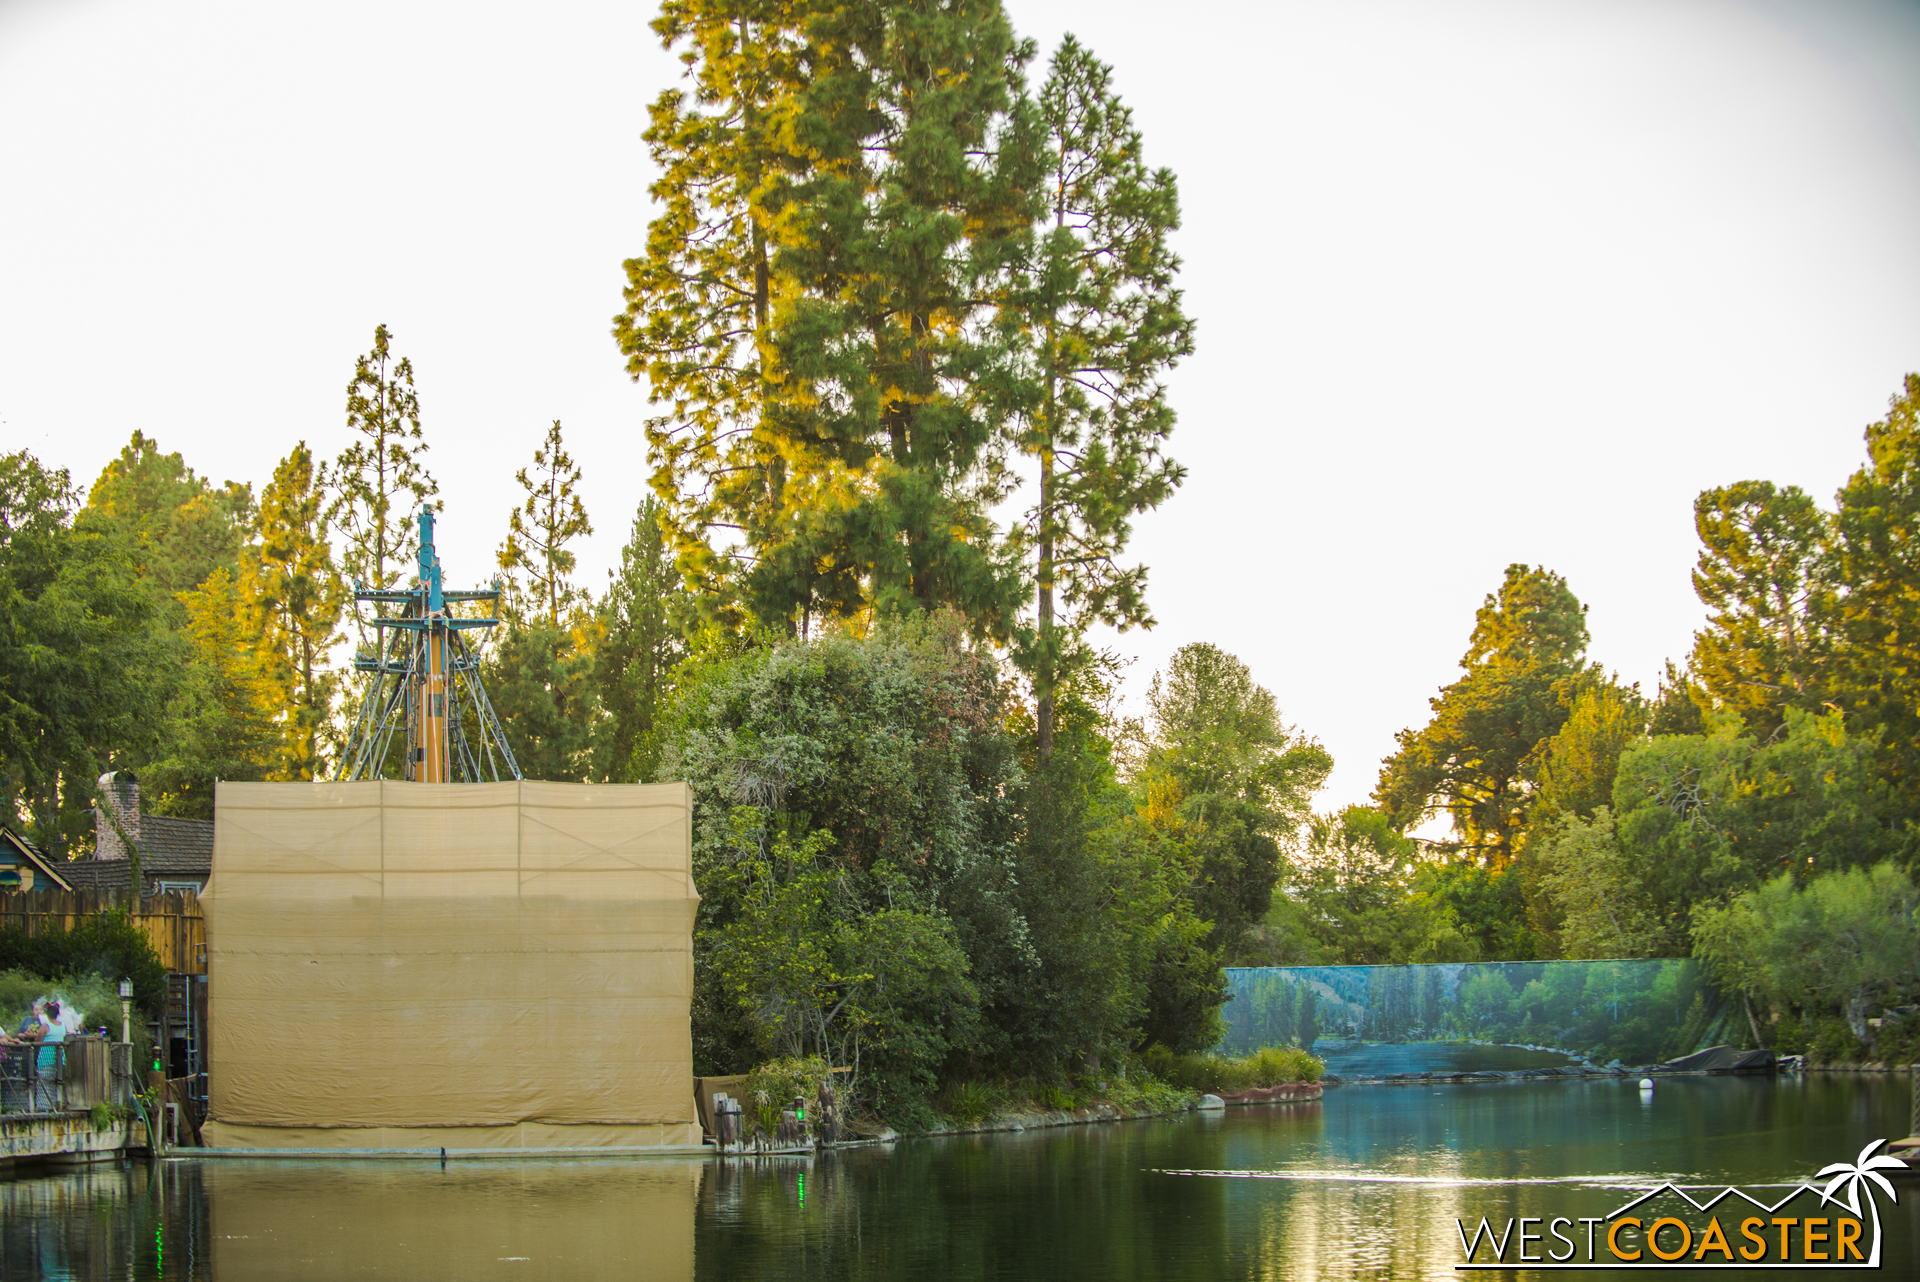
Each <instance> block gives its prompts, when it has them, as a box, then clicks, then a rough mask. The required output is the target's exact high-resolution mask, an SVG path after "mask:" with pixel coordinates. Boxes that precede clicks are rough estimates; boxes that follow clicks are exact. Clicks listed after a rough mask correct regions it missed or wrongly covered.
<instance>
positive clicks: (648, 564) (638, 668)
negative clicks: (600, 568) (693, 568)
mask: <svg viewBox="0 0 1920 1282" xmlns="http://www.w3.org/2000/svg"><path fill="white" fill-rule="evenodd" d="M611 577H612V579H613V582H612V583H610V584H609V585H608V588H607V595H606V599H605V601H604V602H603V603H602V605H601V609H600V621H601V634H600V644H599V646H598V649H597V650H596V652H595V654H594V666H593V674H594V675H593V680H594V686H595V688H596V691H597V693H598V696H599V701H600V711H601V717H600V720H599V721H598V722H597V723H596V731H597V740H598V741H597V742H596V744H595V746H594V769H593V773H594V777H595V778H597V779H601V780H604V781H607V782H610V783H637V782H641V781H644V780H645V779H647V778H649V777H651V776H652V775H653V773H654V770H655V767H656V766H657V765H658V763H659V755H660V736H659V729H660V724H659V723H660V715H661V713H662V712H663V711H664V708H665V704H666V699H667V694H668V688H669V681H670V679H671V674H672V672H673V668H674V666H675V665H676V664H678V663H679V662H680V661H681V660H682V659H683V658H685V657H686V653H687V646H686V640H685V635H684V633H683V632H682V630H681V629H682V628H683V627H684V626H685V625H686V624H687V623H688V622H689V619H688V615H689V614H690V613H691V609H690V602H689V600H688V595H687V593H686V591H685V590H684V589H682V588H681V586H680V574H679V571H678V570H677V569H676V568H675V567H674V557H673V548H672V545H671V543H670V542H669V541H668V534H667V528H666V510H665V509H664V508H663V507H661V505H660V503H659V502H658V500H656V499H653V498H648V499H646V500H645V501H644V502H642V503H641V504H640V510H639V511H638V512H636V513H634V517H633V529H632V532H631V533H630V534H629V535H628V537H627V545H626V546H625V547H624V548H622V549H621V550H620V568H619V569H618V570H616V571H614V572H613V574H612V576H611Z"/></svg>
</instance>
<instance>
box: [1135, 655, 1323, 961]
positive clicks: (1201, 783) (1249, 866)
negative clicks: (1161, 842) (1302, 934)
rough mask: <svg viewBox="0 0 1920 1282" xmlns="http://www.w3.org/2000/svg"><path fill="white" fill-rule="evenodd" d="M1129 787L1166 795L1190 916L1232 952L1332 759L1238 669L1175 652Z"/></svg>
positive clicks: (1155, 691)
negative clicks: (1182, 842)
mask: <svg viewBox="0 0 1920 1282" xmlns="http://www.w3.org/2000/svg"><path fill="white" fill-rule="evenodd" d="M1147 710H1148V725H1147V726H1146V727H1145V728H1144V729H1143V731H1142V732H1141V739H1142V743H1141V746H1140V750H1139V752H1138V760H1137V763H1136V765H1135V781H1134V782H1135V786H1136V788H1140V789H1144V790H1151V789H1153V788H1155V787H1165V788H1168V789H1169V790H1170V795H1171V796H1172V797H1174V798H1176V799H1177V800H1176V802H1175V805H1176V810H1177V813H1178V816H1179V818H1180V821H1181V823H1182V824H1183V825H1184V826H1185V828H1186V829H1187V832H1188V834H1189V840H1190V843H1191V855H1190V858H1191V861H1192V866H1193V874H1192V888H1191V891H1190V893H1191V896H1192V900H1193V907H1194V912H1195V914H1196V915H1197V916H1198V917H1199V918H1200V919H1201V920H1203V921H1206V922H1208V923H1210V924H1211V932H1210V935H1209V940H1208V942H1209V946H1211V947H1214V948H1216V949H1218V948H1223V947H1224V948H1228V949H1231V948H1232V947H1233V946H1234V945H1235V944H1237V943H1238V941H1239V940H1240V938H1241V937H1242V936H1243V935H1244V934H1245V932H1246V930H1247V928H1248V927H1249V926H1251V925H1252V924H1253V923H1254V922H1256V921H1258V920H1259V919H1260V918H1261V917H1262V916H1263V915H1264V914H1265V913H1266V911H1267V909H1268V907H1269V906H1270V905H1271V903H1272V899H1273V887H1274V884H1275V882H1276V881H1277V880H1278V879H1279V875H1280V867H1281V862H1282V856H1281V848H1282V845H1283V844H1284V843H1286V842H1289V841H1291V840H1292V838H1293V835H1294V833H1295V832H1296V831H1297V830H1298V829H1299V828H1300V827H1301V825H1302V824H1303V823H1304V822H1305V821H1306V819H1307V818H1308V816H1309V815H1310V813H1311V810H1310V806H1311V801H1312V798H1313V794H1314V793H1315V792H1317V791H1319V789H1320V786H1321V785H1322V784H1323V783H1325V782H1326V778H1327V775H1328V774H1329V773H1330V772H1331V771H1332V769H1333V758H1332V757H1330V756H1329V755H1328V754H1327V751H1326V749H1324V748H1322V747H1321V746H1320V744H1319V743H1317V742H1316V741H1314V740H1312V739H1310V738H1307V737H1306V736H1304V735H1301V734H1299V733H1298V732H1297V731H1295V730H1294V729H1293V728H1292V727H1290V726H1287V725H1286V724H1285V723H1283V722H1282V721H1281V719H1280V713H1279V709H1278V707H1277V706H1276V704H1275V702H1274V698H1273V695H1272V693H1271V692H1270V691H1268V690H1267V689H1266V688H1265V687H1263V686H1260V685H1257V684H1255V682H1254V680H1253V676H1252V673H1251V672H1250V671H1249V670H1248V668H1247V665H1246V664H1244V663H1242V662H1241V661H1240V660H1239V659H1237V658H1235V657H1234V656H1233V655H1230V654H1228V653H1226V652H1225V651H1224V650H1221V649H1220V648H1219V647H1217V646H1213V645H1209V644H1206V643H1204V642H1202V643H1196V644H1191V645H1186V646H1182V647H1181V648H1180V649H1179V650H1178V651H1176V652H1175V653H1174V656H1173V658H1172V659H1171V660H1170V661H1169V662H1168V665H1167V669H1166V671H1165V672H1164V673H1156V674H1155V675H1154V679H1153V682H1152V684H1151V685H1150V686H1149V687H1148V689H1147Z"/></svg>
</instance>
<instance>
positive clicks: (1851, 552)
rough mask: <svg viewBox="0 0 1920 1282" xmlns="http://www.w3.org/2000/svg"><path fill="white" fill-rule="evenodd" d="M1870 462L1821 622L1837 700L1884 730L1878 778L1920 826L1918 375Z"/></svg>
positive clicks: (1833, 565)
mask: <svg viewBox="0 0 1920 1282" xmlns="http://www.w3.org/2000/svg"><path fill="white" fill-rule="evenodd" d="M1866 443H1867V463H1866V466H1865V467H1862V468H1861V469H1860V470H1859V471H1857V472H1855V473H1854V474H1853V476H1852V477H1850V478H1848V481H1847V483H1846V484H1845V485H1844V486H1842V487H1841V489H1840V492H1839V494H1838V495H1837V496H1836V499H1837V510H1836V511H1835V513H1834V515H1833V519H1832V536H1831V540H1830V547H1831V551H1830V555H1829V564H1828V566H1827V570H1826V573H1827V578H1828V579H1829V581H1830V582H1831V583H1832V584H1833V585H1834V586H1833V590H1832V591H1833V599H1832V600H1831V601H1827V602H1823V608H1822V612H1821V613H1822V616H1823V618H1824V619H1825V620H1830V623H1831V627H1832V628H1833V630H1834V631H1835V632H1836V633H1837V634H1838V636H1837V640H1838V644H1837V645H1835V646H1834V647H1833V658H1834V664H1833V676H1832V682H1831V684H1832V688H1833V694H1834V695H1835V696H1837V701H1838V702H1839V703H1840V704H1841V705H1842V706H1843V707H1845V708H1847V709H1848V710H1849V711H1850V712H1851V713H1852V714H1853V715H1854V717H1855V719H1856V720H1857V721H1858V722H1860V723H1863V724H1862V725H1861V727H1860V728H1861V729H1865V728H1866V727H1868V726H1878V727H1881V728H1882V733H1881V738H1880V757H1881V771H1882V773H1883V774H1884V775H1885V777H1886V778H1887V780H1888V782H1889V783H1891V784H1893V785H1894V787H1895V789H1896V791H1897V793H1898V795H1899V800H1900V813H1901V815H1902V816H1903V817H1904V818H1907V819H1909V820H1912V819H1920V561H1916V559H1915V553H1914V549H1915V548H1917V547H1920V374H1908V375H1907V376H1906V378H1905V379H1904V380H1902V383H1901V388H1900V392H1899V394H1897V395H1895V396H1894V397H1893V398H1892V399H1891V400H1890V401H1889V402H1888V405H1887V416H1886V417H1885V418H1884V419H1881V420H1880V421H1878V422H1876V423H1871V424H1869V425H1868V426H1867V430H1866Z"/></svg>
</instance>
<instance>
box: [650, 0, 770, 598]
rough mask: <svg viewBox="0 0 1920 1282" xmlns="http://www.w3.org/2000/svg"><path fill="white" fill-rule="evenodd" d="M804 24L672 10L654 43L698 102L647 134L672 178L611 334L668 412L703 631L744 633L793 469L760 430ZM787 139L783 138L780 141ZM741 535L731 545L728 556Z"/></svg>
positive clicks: (735, 12)
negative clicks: (750, 553)
mask: <svg viewBox="0 0 1920 1282" xmlns="http://www.w3.org/2000/svg"><path fill="white" fill-rule="evenodd" d="M804 18H805V11H803V10H793V9H786V8H772V9H753V8H748V7H742V6H740V5H737V4H733V3H730V2H727V0H718V2H716V0H663V3H662V4H661V6H660V14H659V16H658V17H657V18H655V19H654V21H653V30H654V31H655V32H656V33H657V34H658V35H659V36H660V38H661V41H662V42H663V43H664V44H665V45H666V46H667V47H669V48H672V47H674V46H676V45H678V46H681V47H682V49H683V52H682V55H681V56H682V60H683V61H684V62H685V64H686V67H687V72H686V78H687V81H688V82H689V86H690V88H689V90H687V91H683V90H681V89H679V88H673V89H668V90H665V91H664V92H662V93H661V95H660V96H659V98H657V99H656V100H655V101H654V103H653V105H652V107H651V109H650V112H649V125H648V128H647V130H646V133H645V134H644V135H643V136H644V138H645V140H646V143H647V147H648V152H649V155H650V157H651V158H652V161H653V164H654V168H655V170H656V171H657V172H658V173H659V175H660V177H659V178H658V179H657V180H656V181H655V182H654V184H653V186H652V187H650V188H649V189H648V195H649V196H650V197H652V199H653V200H654V202H655V204H656V208H657V210H658V213H657V214H656V215H655V217H654V219H653V221H652V222H651V223H649V224H648V227H647V247H646V253H645V254H644V255H643V256H641V257H637V258H631V259H628V260H627V262H626V264H625V267H626V276H627V285H626V290H625V294H626V303H627V306H626V309H625V310H624V311H623V312H622V313H621V314H620V315H618V316H616V317H615V318H614V322H613V332H614V337H615V339H616V340H617V341H618V342H619V344H620V350H621V351H622V352H623V353H624V354H625V355H626V358H627V372H628V373H629V374H630V375H631V376H632V377H633V378H634V379H635V381H638V380H640V379H642V378H644V379H646V380H647V383H648V387H649V393H650V396H651V398H652V400H653V402H654V404H656V405H659V406H662V407H663V409H664V412H663V413H662V414H660V415H659V416H658V417H655V418H653V419H650V420H649V421H648V422H647V425H646V430H647V440H648V445H649V448H650V451H651V454H652V457H653V460H654V466H655V471H654V474H653V477H652V483H653V488H654V491H655V493H656V495H657V496H658V498H659V500H660V502H661V504H662V505H663V508H664V510H665V513H666V521H665V525H666V528H667V530H668V531H669V533H670V534H671V536H672V539H673V546H674V550H675V555H676V558H677V560H678V562H679V566H680V569H681V571H682V573H683V574H684V575H685V576H686V582H687V584H688V585H689V587H690V588H691V589H692V596H693V601H694V604H695V606H696V608H697V609H698V611H699V612H700V614H701V616H702V620H703V621H704V622H709V623H712V622H721V623H724V624H726V625H728V626H730V627H731V626H737V624H738V623H739V621H740V620H739V617H738V604H739V602H738V586H739V585H738V569H737V567H738V563H737V561H736V560H735V558H734V557H732V556H729V555H726V554H724V553H723V552H721V551H719V550H717V549H716V548H715V547H714V546H713V543H712V539H713V536H714V532H715V528H716V527H729V526H735V525H738V526H740V527H742V528H743V529H745V530H746V531H747V532H748V536H747V542H748V544H749V545H757V544H758V543H759V542H760V541H761V540H762V538H763V537H765V536H764V535H762V534H760V533H759V532H760V531H764V530H767V529H769V528H770V526H771V524H772V522H773V521H774V520H776V519H777V516H778V514H779V511H780V508H781V505H782V503H783V502H784V489H785V478H786V474H787V470H788V465H787V461H786V460H785V459H784V458H783V457H781V456H780V454H779V452H778V450H777V448H776V446H775V443H774V442H773V441H772V440H771V439H769V438H767V437H766V436H764V435H762V434H761V433H759V432H757V431H756V430H755V426H756V423H757V420H758V418H759V416H760V412H761V406H762V403H763V400H764V398H765V396H766V381H765V377H764V374H763V368H762V353H763V351H764V345H765V342H766V340H767V337H768V329H769V325H770V323H771V316H772V267H771V261H770V253H771V249H770V245H769V235H770V230H771V226H772V223H773V221H774V220H775V218H776V217H777V214H778V210H779V207H780V205H781V204H782V203H783V202H784V200H785V189H786V184H785V181H784V173H785V170H786V164H785V163H784V160H783V155H784V151H785V148H786V146H787V144H788V143H789V142H790V141H791V135H790V133H788V132H787V126H788V123H789V121H790V120H791V115H790V113H788V112H786V111H783V110H781V107H782V104H785V103H788V102H790V101H791V100H792V98H793V95H794V94H795V93H796V92H797V90H798V85H799V71H800V65H801V57H800V53H801V48H802V46H803V45H804V43H805V32H804V31H803V29H802V23H803V22H804ZM783 135H785V136H783ZM730 535H731V531H730V530H726V529H723V530H722V537H723V539H725V541H727V542H731V541H732V539H731V537H730Z"/></svg>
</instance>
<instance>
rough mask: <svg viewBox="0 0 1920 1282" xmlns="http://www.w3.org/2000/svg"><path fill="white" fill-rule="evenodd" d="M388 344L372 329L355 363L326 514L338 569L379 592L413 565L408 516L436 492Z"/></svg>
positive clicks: (388, 337)
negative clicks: (336, 539)
mask: <svg viewBox="0 0 1920 1282" xmlns="http://www.w3.org/2000/svg"><path fill="white" fill-rule="evenodd" d="M392 345H393V335H392V334H390V333H389V332H388V331H387V327H386V326H385V325H377V326H375V327H374V331H373V350H372V351H370V352H368V353H367V354H366V355H364V356H361V357H359V358H358V359H356V360H355V361H354V366H353V378H352V379H351V380H350V381H349V382H348V383H347V430H348V431H349V432H351V433H353V434H354V437H355V439H354V440H352V441H351V442H350V443H349V444H348V446H347V448H346V449H345V450H343V451H341V453H340V458H339V461H338V462H337V463H335V465H334V469H333V477H332V479H333V486H334V490H335V495H334V499H333V502H332V505H331V506H330V507H329V508H328V512H327V518H328V520H329V522H331V524H332V525H333V528H334V529H335V530H337V531H338V532H339V534H340V537H341V540H342V542H343V543H344V544H345V547H344V549H343V551H342V553H341V558H340V560H341V569H342V570H343V571H344V572H345V573H346V575H347V577H348V578H349V579H350V580H352V581H353V582H355V583H363V584H365V585H366V586H368V587H371V588H379V589H386V588H391V587H393V586H394V585H395V584H396V583H398V582H399V581H400V579H401V577H402V576H403V575H404V574H405V573H406V572H407V569H408V567H409V566H411V565H412V563H413V558H412V556H411V555H410V549H411V548H412V546H413V540H414V538H415V534H414V526H413V518H414V514H415V513H416V512H417V511H418V510H419V508H420V505H421V504H423V503H425V502H427V501H428V500H429V499H431V498H432V497H433V496H434V495H436V494H438V493H439V492H440V487H439V485H438V484H437V483H436V482H435V481H434V479H433V475H432V473H430V472H428V471H427V465H426V458H425V455H426V452H427V442H426V439H425V437H424V436H423V434H422V432H421V428H420V398H419V396H418V394H417V393H416V392H415V391H414V386H413V362H412V361H411V360H409V359H407V358H406V357H404V356H403V357H401V358H400V360H399V361H398V362H397V363H394V362H393V350H392ZM390 363H391V369H390V368H389V365H390ZM356 617H357V616H356Z"/></svg>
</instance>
